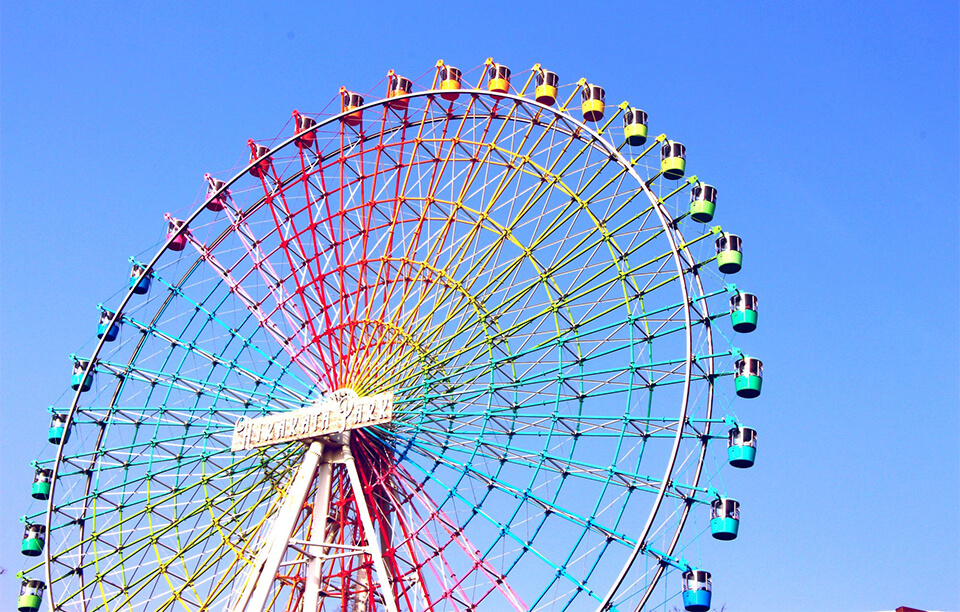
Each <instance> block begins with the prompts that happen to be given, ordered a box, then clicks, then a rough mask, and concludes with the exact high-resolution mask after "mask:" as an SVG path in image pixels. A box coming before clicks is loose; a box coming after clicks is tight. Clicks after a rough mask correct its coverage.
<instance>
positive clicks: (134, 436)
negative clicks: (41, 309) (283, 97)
mask: <svg viewBox="0 0 960 612" xmlns="http://www.w3.org/2000/svg"><path fill="white" fill-rule="evenodd" d="M647 119H648V118H647V114H646V113H645V112H644V111H642V110H640V109H638V108H635V107H632V106H630V105H628V104H626V103H623V104H621V105H619V106H612V105H609V106H608V105H607V104H606V101H605V92H604V89H603V88H601V87H600V86H597V85H594V84H591V83H588V82H587V81H585V80H582V79H581V80H580V81H577V82H574V83H570V84H563V85H561V83H560V81H559V78H558V76H557V75H556V74H555V73H553V72H550V71H548V70H546V69H544V68H542V67H541V66H539V65H536V66H534V67H533V68H532V69H531V70H529V71H526V72H524V73H521V74H512V73H511V71H510V70H509V69H508V68H507V67H506V66H503V65H501V64H497V63H495V62H493V61H492V60H487V62H486V63H485V64H483V65H481V66H479V67H477V68H475V69H473V70H470V71H464V72H461V71H460V70H458V69H457V68H454V67H453V66H449V65H446V64H444V63H443V62H438V64H437V66H436V67H435V68H431V69H430V70H428V71H427V72H426V73H425V74H424V75H421V76H419V77H417V78H415V79H410V78H406V77H403V76H400V75H398V74H396V73H394V72H393V71H390V72H389V73H388V74H387V76H386V78H385V79H384V81H382V82H381V83H380V84H379V85H377V87H376V89H375V90H373V91H371V92H366V93H357V92H354V91H350V90H347V89H344V88H341V90H340V92H339V94H338V95H336V96H335V97H334V98H333V101H332V102H331V106H330V107H328V108H327V109H325V110H322V111H320V112H316V113H306V112H304V113H300V112H297V111H294V113H293V118H292V120H291V122H290V125H289V127H288V128H287V129H286V135H284V136H282V137H279V138H277V139H275V140H272V141H265V142H254V141H252V140H251V141H249V142H248V146H249V148H250V157H249V163H248V164H247V165H246V166H245V167H243V168H241V169H238V172H237V173H236V174H235V176H233V178H230V179H229V180H226V179H225V178H214V177H212V176H209V175H207V176H206V177H205V179H204V186H205V188H204V195H203V197H202V198H200V199H199V200H198V201H197V204H196V205H194V206H193V207H190V208H189V209H185V210H184V211H182V212H180V213H174V214H168V215H167V218H166V221H165V223H166V224H167V225H166V227H167V233H166V237H165V239H164V240H162V241H161V242H160V243H159V245H157V246H156V247H154V248H153V249H151V250H150V251H149V252H148V253H147V254H146V255H144V256H142V257H135V258H132V260H131V262H130V267H131V270H132V271H131V275H130V278H129V283H128V284H126V285H125V287H124V290H123V291H121V292H119V293H117V294H116V295H114V296H113V298H111V299H110V301H109V303H107V304H104V305H102V306H101V307H100V308H101V315H100V319H99V322H98V328H97V339H96V340H95V341H92V343H91V344H90V345H89V346H88V347H86V349H85V352H84V354H82V355H78V356H77V357H75V363H74V370H73V375H72V382H71V388H72V391H71V392H70V393H69V395H67V396H66V401H65V402H63V405H62V406H61V407H57V408H53V409H52V416H51V419H52V421H51V427H50V430H49V442H50V443H52V447H51V448H52V449H53V451H54V452H51V453H50V456H49V458H44V459H43V460H38V461H37V462H35V466H34V467H35V469H36V478H35V482H34V485H33V489H32V497H33V498H34V499H36V500H40V501H42V502H43V503H42V504H41V503H37V504H35V506H36V507H35V508H34V509H33V511H32V512H31V513H30V514H28V515H27V516H26V517H24V522H25V528H24V538H23V544H22V551H23V553H24V554H25V555H27V557H28V558H30V559H33V560H34V561H35V565H33V566H31V567H27V568H26V569H24V571H23V572H22V573H21V577H22V579H23V582H22V588H21V594H20V597H19V599H18V609H19V610H21V611H23V612H32V611H34V610H38V609H41V607H42V608H45V609H49V610H64V611H71V612H72V611H83V612H88V611H94V610H138V611H139V610H142V611H155V610H191V611H193V610H225V611H231V612H252V611H256V612H260V611H262V610H287V611H301V610H311V611H313V610H344V611H346V610H357V611H374V610H377V611H379V610H385V611H390V612H397V611H400V610H410V611H413V610H437V611H440V610H475V609H477V608H480V609H487V610H638V609H647V610H652V609H665V608H666V606H668V605H672V603H673V602H675V601H676V600H675V599H674V598H675V597H680V598H682V602H683V605H684V607H685V608H686V609H687V610H693V611H697V610H700V611H703V610H708V609H709V607H710V600H711V591H712V584H711V580H712V577H711V574H710V573H709V572H708V571H707V570H706V569H705V568H702V567H699V565H698V562H697V559H695V558H693V557H691V556H690V555H691V554H692V552H693V551H695V548H691V547H690V544H691V543H692V542H694V541H695V540H696V538H697V536H699V535H700V534H701V533H705V532H706V531H710V533H711V534H712V536H713V538H714V539H716V540H720V541H723V540H731V539H734V538H735V537H736V535H737V533H738V529H739V518H740V515H739V503H738V502H737V501H736V500H735V499H734V498H732V497H729V496H727V494H726V492H725V491H723V490H722V487H721V488H719V489H718V487H719V484H718V483H719V480H718V479H715V478H714V476H716V475H717V473H718V471H719V469H720V465H721V464H727V463H729V464H730V465H732V466H734V467H738V468H745V467H750V466H752V465H753V463H754V461H755V455H756V440H757V436H756V432H755V431H754V430H753V429H750V428H749V427H746V426H744V425H743V424H742V423H741V422H740V421H739V419H738V418H737V417H736V416H735V415H734V412H733V409H732V402H733V399H734V397H737V396H739V397H744V398H751V397H756V396H758V395H759V394H760V390H761V383H762V375H763V374H762V364H761V362H760V361H759V360H758V359H756V358H754V357H750V356H747V355H745V354H743V353H742V352H741V351H740V350H739V349H737V348H735V347H734V346H732V344H731V342H730V338H731V337H732V335H733V333H734V332H740V333H743V332H750V331H753V330H754V329H755V328H756V325H757V299H756V297H755V296H754V295H753V294H750V293H745V292H742V291H740V290H739V289H738V288H737V286H736V285H734V284H731V283H730V282H729V280H730V279H729V278H725V275H729V274H734V273H736V272H738V271H739V270H740V268H741V266H742V264H743V261H742V249H741V240H740V238H739V237H738V236H736V235H734V234H732V233H729V232H725V231H723V230H721V229H720V228H719V227H712V226H710V225H709V224H710V223H711V222H712V221H713V219H714V215H715V213H716V205H717V190H716V189H715V188H714V187H713V186H711V185H709V184H706V183H704V182H702V181H700V180H699V179H698V178H697V177H696V176H692V175H691V174H690V173H689V172H687V168H686V149H685V147H684V145H683V144H680V143H679V142H676V141H673V140H669V139H667V137H666V136H665V135H660V136H658V137H648V132H647V130H648V121H647ZM718 447H719V451H718ZM717 456H719V457H720V460H719V461H717V460H716V458H717ZM690 524H698V525H704V526H706V525H709V527H704V528H703V529H699V528H698V529H699V531H698V530H690V529H687V530H685V529H684V528H685V526H689V525H690ZM716 545H717V546H721V545H724V544H721V543H718V544H716ZM720 573H721V574H722V570H720Z"/></svg>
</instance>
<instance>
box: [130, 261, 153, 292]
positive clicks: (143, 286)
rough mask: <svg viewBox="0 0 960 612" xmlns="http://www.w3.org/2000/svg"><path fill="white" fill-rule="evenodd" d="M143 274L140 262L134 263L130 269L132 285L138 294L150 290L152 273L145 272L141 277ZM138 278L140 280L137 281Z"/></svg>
mask: <svg viewBox="0 0 960 612" xmlns="http://www.w3.org/2000/svg"><path fill="white" fill-rule="evenodd" d="M141 274H143V266H141V265H139V264H133V269H132V270H130V286H131V287H132V288H133V292H134V293H135V294H137V295H143V294H145V293H146V292H147V291H150V275H149V274H145V275H144V277H143V278H142V279H141V278H140V275H141ZM137 279H140V280H139V281H137Z"/></svg>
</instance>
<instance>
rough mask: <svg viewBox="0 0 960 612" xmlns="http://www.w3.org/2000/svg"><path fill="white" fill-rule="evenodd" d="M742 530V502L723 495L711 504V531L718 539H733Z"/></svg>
mask: <svg viewBox="0 0 960 612" xmlns="http://www.w3.org/2000/svg"><path fill="white" fill-rule="evenodd" d="M739 530H740V502H738V501H737V500H735V499H731V498H729V497H721V498H719V499H715V500H713V503H712V504H710V533H711V534H712V535H713V537H714V538H716V539H717V540H733V539H735V538H736V537H737V532H738V531H739Z"/></svg>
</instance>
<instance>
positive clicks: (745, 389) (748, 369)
mask: <svg viewBox="0 0 960 612" xmlns="http://www.w3.org/2000/svg"><path fill="white" fill-rule="evenodd" d="M733 367H734V369H735V370H736V373H735V374H734V385H735V386H736V388H737V395H738V396H739V397H743V398H747V399H749V398H754V397H758V396H759V395H760V390H761V388H762V387H763V362H762V361H760V360H759V359H756V358H754V357H747V356H743V357H742V358H741V359H738V360H737V362H736V363H735V364H733Z"/></svg>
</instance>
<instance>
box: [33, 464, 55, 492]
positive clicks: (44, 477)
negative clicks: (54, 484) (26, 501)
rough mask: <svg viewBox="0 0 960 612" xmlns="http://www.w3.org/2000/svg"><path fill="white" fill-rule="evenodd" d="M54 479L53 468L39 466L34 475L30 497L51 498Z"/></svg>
mask: <svg viewBox="0 0 960 612" xmlns="http://www.w3.org/2000/svg"><path fill="white" fill-rule="evenodd" d="M52 480H53V470H50V469H47V468H37V471H36V472H35V473H34V475H33V485H32V486H31V487H30V497H32V498H33V499H50V487H51V481H52Z"/></svg>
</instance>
